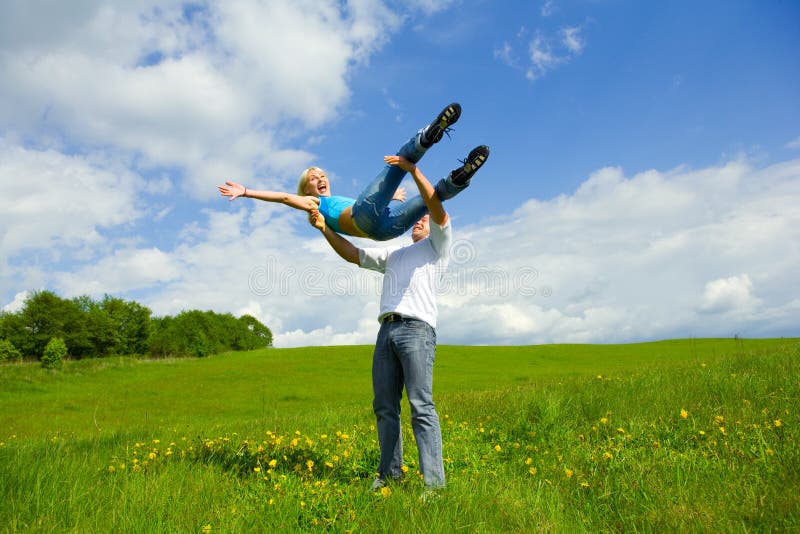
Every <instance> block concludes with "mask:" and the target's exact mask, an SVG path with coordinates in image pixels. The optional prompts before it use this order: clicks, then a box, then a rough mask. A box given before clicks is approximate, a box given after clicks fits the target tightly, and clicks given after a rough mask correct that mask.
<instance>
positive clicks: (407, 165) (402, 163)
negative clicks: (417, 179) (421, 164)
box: [383, 156, 417, 172]
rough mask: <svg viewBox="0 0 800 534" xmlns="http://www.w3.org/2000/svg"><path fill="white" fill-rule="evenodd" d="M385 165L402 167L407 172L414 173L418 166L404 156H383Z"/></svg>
mask: <svg viewBox="0 0 800 534" xmlns="http://www.w3.org/2000/svg"><path fill="white" fill-rule="evenodd" d="M383 161H384V163H386V164H388V165H394V166H395V167H400V168H401V169H403V170H404V171H406V172H414V169H416V168H417V166H416V165H415V164H413V163H411V162H410V161H408V160H407V159H406V158H404V157H402V156H383Z"/></svg>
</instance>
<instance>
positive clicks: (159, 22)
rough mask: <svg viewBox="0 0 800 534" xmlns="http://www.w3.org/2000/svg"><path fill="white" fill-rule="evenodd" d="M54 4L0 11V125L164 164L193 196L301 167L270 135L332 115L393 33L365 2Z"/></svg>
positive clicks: (382, 14)
mask: <svg viewBox="0 0 800 534" xmlns="http://www.w3.org/2000/svg"><path fill="white" fill-rule="evenodd" d="M59 6H60V4H59V5H58V6H51V7H53V9H37V8H36V5H34V4H33V3H27V4H24V7H23V5H22V4H13V5H5V4H4V6H3V7H1V8H0V19H3V20H4V21H6V22H5V23H4V26H3V28H4V29H8V30H9V31H8V33H4V35H3V37H2V38H0V44H1V45H2V47H3V52H4V53H2V54H0V78H2V79H3V80H4V83H3V84H2V85H0V122H2V123H4V124H5V125H6V128H7V129H8V130H10V131H17V132H18V133H19V134H21V136H22V137H31V136H41V135H42V133H44V132H48V133H51V134H52V133H56V132H57V134H58V136H65V137H68V138H69V139H70V140H71V142H72V143H81V144H88V145H89V146H103V147H113V148H114V149H116V150H120V151H122V152H123V153H128V154H132V155H137V156H141V158H139V159H138V162H139V164H140V165H142V166H145V167H147V166H151V167H160V166H174V167H178V168H180V169H183V170H185V171H186V172H185V176H186V180H187V181H186V183H185V184H183V189H184V190H185V191H186V192H189V193H190V194H191V195H193V196H199V197H201V198H210V196H211V195H212V194H213V187H209V185H210V184H213V183H215V181H216V180H219V176H253V175H258V174H263V173H269V174H273V175H274V174H277V175H278V176H280V175H282V174H283V173H285V172H286V171H287V170H288V169H292V172H293V171H294V169H296V168H297V167H299V166H302V165H303V164H304V163H306V162H307V161H308V160H309V159H311V157H312V155H311V154H309V153H306V152H304V151H299V150H294V149H288V148H287V146H288V141H290V138H288V137H286V135H285V134H284V133H282V134H281V135H280V136H277V135H276V132H277V131H278V130H279V129H281V128H282V127H283V126H284V125H287V124H297V125H299V126H301V129H296V130H295V131H298V132H299V131H302V128H313V127H317V126H319V125H321V124H323V123H324V122H326V121H329V120H331V119H332V118H334V117H336V115H337V114H338V112H339V109H340V108H341V106H342V105H343V104H344V103H345V102H346V101H347V99H348V98H349V89H348V87H347V76H348V74H349V71H350V70H351V69H352V68H353V66H354V65H358V64H361V63H363V62H365V61H367V60H368V58H369V57H370V55H371V54H373V53H374V52H375V51H376V50H378V49H379V48H380V47H381V46H382V45H383V44H384V43H385V42H386V40H387V38H388V36H389V35H391V33H392V31H394V30H395V29H396V28H397V27H398V24H399V21H398V18H397V17H395V16H393V13H392V12H391V11H390V10H389V9H387V8H386V7H385V6H384V5H383V4H382V3H380V2H377V1H372V0H352V1H350V2H348V3H347V4H346V5H345V6H341V5H340V3H339V2H335V1H333V0H327V1H317V0H315V1H311V0H304V1H300V2H284V1H274V0H273V1H263V2H262V1H254V0H233V1H230V2H218V3H217V2H215V3H211V4H208V5H206V6H202V7H196V8H193V10H192V12H191V15H188V14H187V8H186V6H184V4H183V3H182V2H170V3H163V2H145V1H142V2H118V3H114V2H100V1H95V2H92V1H85V2H82V3H80V4H79V5H77V6H76V8H75V10H74V11H70V10H68V11H69V13H67V12H65V11H64V10H63V9H61V8H60V7H59ZM34 13H35V16H34ZM9 21H13V23H12V22H9ZM42 28H46V29H47V31H46V32H44V31H43V30H42ZM101 82H102V83H101ZM265 154H269V157H268V158H266V157H265V156H264V155H265Z"/></svg>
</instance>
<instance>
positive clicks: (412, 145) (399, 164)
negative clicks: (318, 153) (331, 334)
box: [218, 103, 489, 241]
mask: <svg viewBox="0 0 800 534" xmlns="http://www.w3.org/2000/svg"><path fill="white" fill-rule="evenodd" d="M460 115H461V106H460V105H459V104H457V103H453V104H450V105H449V106H447V107H446V108H444V109H443V110H442V112H441V113H439V115H438V116H437V117H436V119H434V121H433V122H431V124H429V125H428V126H427V127H425V128H423V129H422V130H420V131H419V132H418V133H417V134H416V135H415V136H414V137H412V138H411V139H409V140H408V142H406V144H405V145H403V146H402V147H401V148H400V150H399V151H398V152H397V155H394V156H385V157H384V158H383V160H384V162H385V163H386V164H387V165H386V167H384V168H383V170H382V171H381V172H380V173H379V174H378V175H377V176H376V177H375V179H374V180H373V181H372V183H371V184H370V185H369V186H368V187H367V188H366V189H365V190H364V191H362V193H361V194H360V195H359V197H358V198H357V199H353V198H348V197H340V196H332V195H331V192H330V183H329V181H328V177H327V175H326V174H325V171H323V170H322V169H320V168H319V167H310V168H308V169H306V170H305V171H303V173H302V174H301V175H300V182H299V184H298V187H297V194H296V195H295V194H292V193H283V192H277V191H254V190H251V189H247V188H246V187H245V186H243V185H241V184H237V183H234V182H225V184H226V185H224V186H222V185H221V186H218V189H219V191H220V193H221V194H222V195H223V196H226V197H229V198H230V200H233V199H235V198H238V197H248V198H255V199H257V200H264V201H267V202H280V203H282V204H286V205H287V206H291V207H293V208H297V209H300V210H304V211H308V212H312V211H319V213H320V214H322V215H323V216H324V218H325V223H326V224H327V225H328V226H330V227H331V228H332V229H333V230H334V231H336V232H337V233H343V234H348V235H351V236H355V237H368V238H370V239H374V240H376V241H386V240H388V239H392V238H394V237H397V236H399V235H402V234H403V233H405V232H406V230H408V229H409V228H411V227H412V226H413V225H414V223H416V222H417V221H418V220H419V219H420V218H421V217H422V216H423V215H425V214H426V213H427V212H428V208H427V207H426V206H425V202H424V201H423V200H422V198H421V197H419V196H416V197H414V198H412V199H411V200H409V201H408V202H403V203H402V204H400V205H399V206H398V205H396V206H390V205H389V203H390V202H391V201H392V200H401V201H402V200H404V198H405V191H404V190H403V188H399V189H398V187H399V185H400V182H402V180H403V177H404V176H405V174H406V172H408V171H409V170H411V169H413V168H415V167H416V163H417V162H418V161H419V160H420V159H421V158H422V156H423V155H424V154H425V152H427V150H428V149H429V148H430V147H431V146H433V145H434V144H435V143H438V142H439V141H440V140H441V138H442V136H443V134H444V133H446V132H447V131H448V130H449V128H450V126H452V125H453V124H455V122H456V121H457V120H458V118H459V116H460ZM488 157H489V148H488V147H486V146H483V145H482V146H479V147H476V148H474V149H473V150H472V151H471V152H470V153H469V155H468V156H467V158H466V159H465V160H464V161H463V162H462V163H463V165H462V166H461V167H459V168H457V169H454V170H453V171H452V172H450V174H449V175H448V176H447V177H446V178H442V179H441V180H440V181H439V183H438V184H437V185H436V188H435V190H436V195H437V196H438V197H439V198H440V199H441V200H447V199H450V198H453V197H454V196H456V195H457V194H458V193H460V192H461V191H463V190H464V189H466V187H467V186H468V185H469V180H470V179H471V178H472V176H473V175H474V174H475V172H477V170H478V169H479V168H480V167H481V166H482V165H483V163H484V162H485V161H486V159H487V158H488Z"/></svg>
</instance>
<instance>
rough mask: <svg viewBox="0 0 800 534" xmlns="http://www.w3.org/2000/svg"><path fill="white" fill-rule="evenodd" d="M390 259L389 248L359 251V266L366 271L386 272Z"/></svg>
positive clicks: (362, 249)
mask: <svg viewBox="0 0 800 534" xmlns="http://www.w3.org/2000/svg"><path fill="white" fill-rule="evenodd" d="M388 258H389V249H388V248H360V249H358V265H359V266H360V267H362V268H364V269H369V270H371V271H378V272H380V273H382V272H384V271H385V270H386V260H387V259H388Z"/></svg>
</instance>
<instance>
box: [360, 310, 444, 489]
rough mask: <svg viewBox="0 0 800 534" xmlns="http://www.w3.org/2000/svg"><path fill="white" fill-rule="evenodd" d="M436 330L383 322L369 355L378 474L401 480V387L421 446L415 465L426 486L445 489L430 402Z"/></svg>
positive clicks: (436, 420) (435, 417) (413, 323)
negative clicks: (377, 445) (373, 349)
mask: <svg viewBox="0 0 800 534" xmlns="http://www.w3.org/2000/svg"><path fill="white" fill-rule="evenodd" d="M435 355H436V331H435V330H434V329H433V328H432V327H431V326H430V325H429V324H428V323H426V322H424V321H419V320H416V319H403V320H401V321H396V322H391V323H390V322H386V323H383V324H382V325H381V329H380V331H379V332H378V341H377V342H376V343H375V353H374V355H373V358H372V390H373V393H374V394H375V398H374V400H373V402H372V407H373V409H374V410H375V416H376V418H377V427H378V442H379V443H380V448H381V460H380V464H379V465H378V476H379V477H380V478H382V479H385V478H386V477H390V478H399V477H400V476H401V475H402V470H401V468H402V466H403V435H402V431H401V430H400V399H401V398H402V396H403V386H405V388H406V395H408V403H409V405H410V406H411V428H412V429H413V430H414V438H415V439H416V441H417V448H418V449H419V469H420V471H421V472H422V476H423V478H424V480H425V485H426V486H428V487H432V488H439V487H444V485H445V478H444V463H443V462H442V431H441V428H440V426H439V416H438V415H437V414H436V408H435V406H434V404H433V362H434V359H435Z"/></svg>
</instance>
